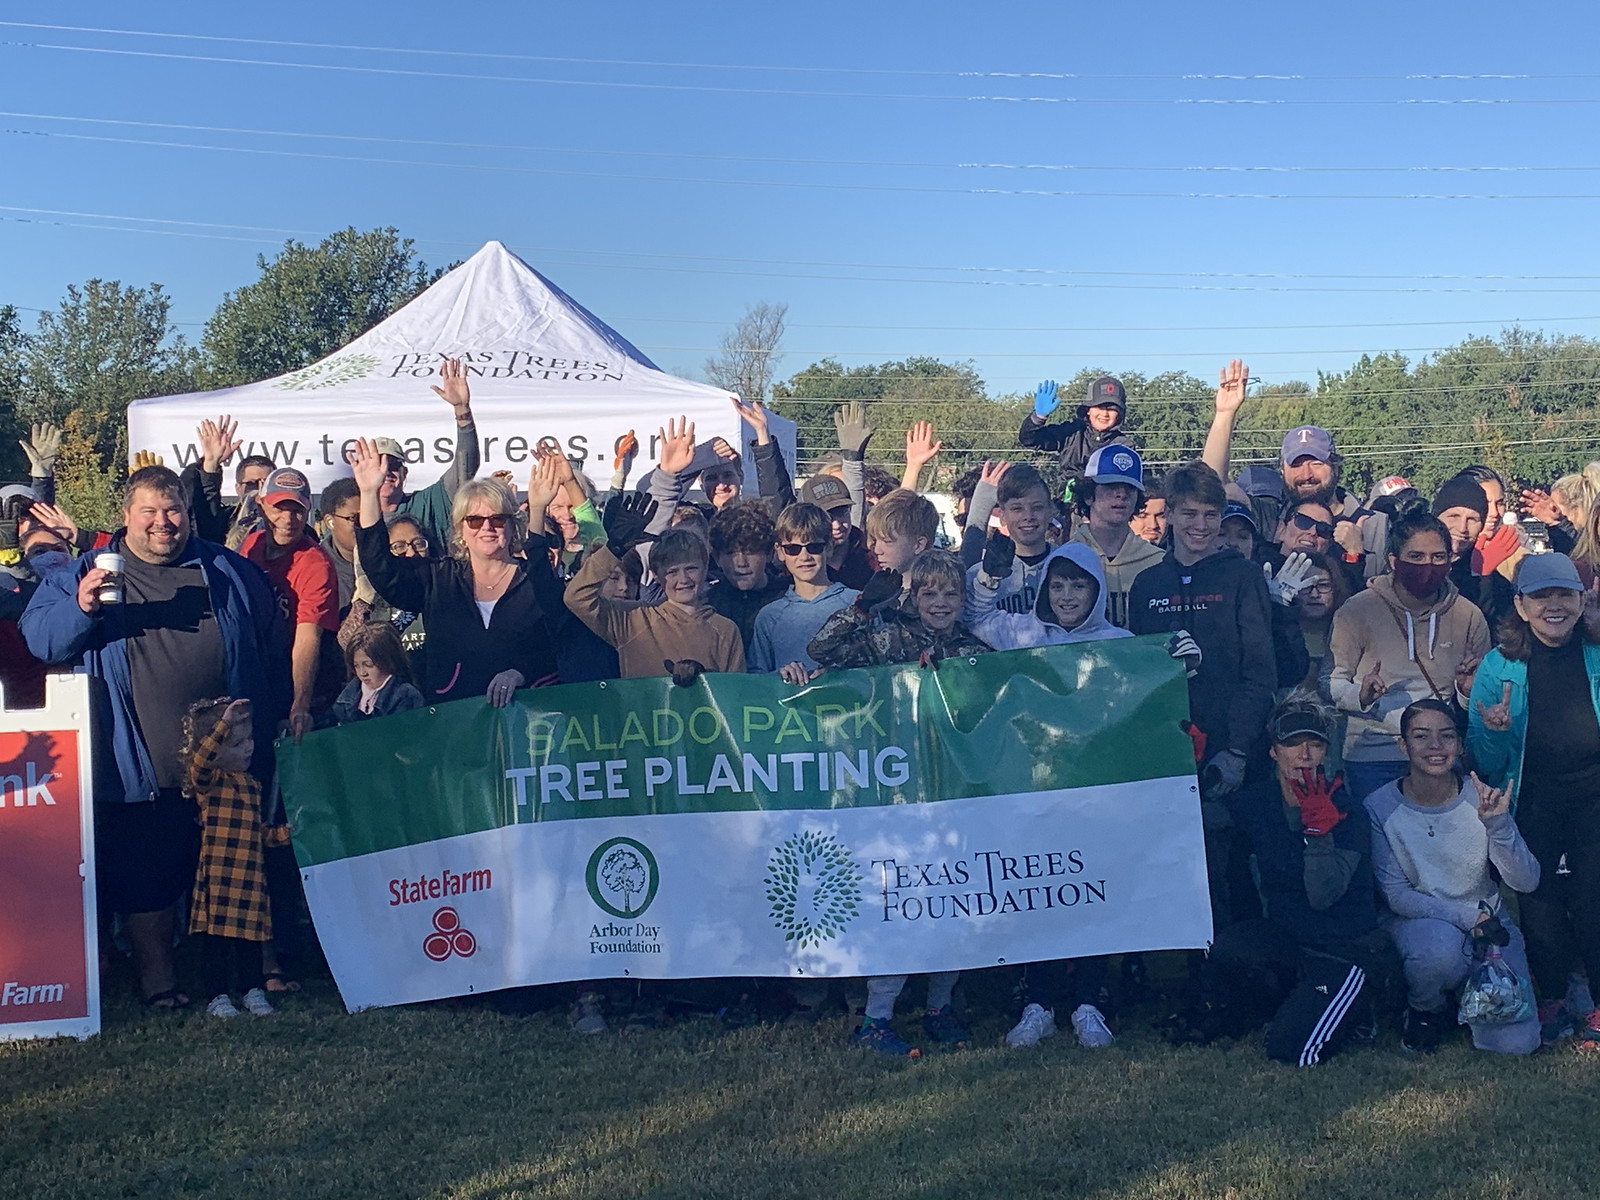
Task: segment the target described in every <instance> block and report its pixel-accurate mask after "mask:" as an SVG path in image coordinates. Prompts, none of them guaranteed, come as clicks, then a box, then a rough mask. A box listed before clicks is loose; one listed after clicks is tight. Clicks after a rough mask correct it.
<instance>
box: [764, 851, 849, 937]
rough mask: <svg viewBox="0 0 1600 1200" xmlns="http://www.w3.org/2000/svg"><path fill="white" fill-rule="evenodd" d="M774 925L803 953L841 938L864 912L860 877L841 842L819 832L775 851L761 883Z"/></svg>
mask: <svg viewBox="0 0 1600 1200" xmlns="http://www.w3.org/2000/svg"><path fill="white" fill-rule="evenodd" d="M762 882H763V883H764V884H765V885H766V888H767V899H768V900H769V901H771V903H772V920H773V922H774V923H775V924H776V925H777V926H778V928H779V929H781V930H783V939H784V941H786V942H799V944H800V949H802V950H804V949H805V948H806V947H807V946H820V945H822V943H823V942H825V941H827V940H828V939H829V938H835V937H838V936H839V934H840V933H841V932H842V931H843V929H844V927H845V926H846V925H848V924H849V923H850V922H851V921H853V920H855V918H856V915H857V913H858V912H859V911H860V909H859V906H860V903H861V873H860V872H859V871H858V870H856V864H855V863H854V862H853V861H852V860H851V858H850V851H849V850H848V849H847V848H846V847H845V846H844V845H842V844H841V843H840V842H839V840H838V839H837V838H835V837H832V836H831V835H829V834H826V833H821V832H819V831H817V830H814V829H807V830H806V831H804V832H803V833H797V834H795V835H794V836H792V837H790V838H789V839H788V840H787V841H785V842H783V843H782V844H780V845H778V846H776V847H775V848H774V849H773V851H772V856H771V857H770V858H769V859H768V860H767V877H766V879H765V880H763V881H762Z"/></svg>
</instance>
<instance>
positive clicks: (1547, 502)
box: [1522, 488, 1562, 525]
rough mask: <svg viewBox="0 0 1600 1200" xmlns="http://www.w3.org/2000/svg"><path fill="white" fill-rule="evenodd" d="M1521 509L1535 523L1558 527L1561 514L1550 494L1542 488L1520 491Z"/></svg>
mask: <svg viewBox="0 0 1600 1200" xmlns="http://www.w3.org/2000/svg"><path fill="white" fill-rule="evenodd" d="M1522 509H1523V511H1524V512H1526V513H1527V514H1528V515H1529V516H1530V517H1532V518H1533V519H1534V520H1535V521H1543V522H1544V523H1545V524H1546V525H1559V524H1560V523H1561V517H1562V512H1561V509H1560V507H1559V506H1558V505H1557V504H1556V502H1555V500H1554V499H1552V498H1551V496H1550V493H1549V492H1547V491H1544V490H1543V489H1542V488H1523V489H1522Z"/></svg>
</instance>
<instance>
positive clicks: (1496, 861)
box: [1366, 700, 1539, 1054]
mask: <svg viewBox="0 0 1600 1200" xmlns="http://www.w3.org/2000/svg"><path fill="white" fill-rule="evenodd" d="M1400 748H1401V749H1403V750H1404V751H1405V752H1406V759H1407V761H1408V762H1409V764H1410V769H1409V772H1408V773H1407V774H1406V775H1405V776H1404V777H1402V778H1401V779H1398V780H1396V781H1395V782H1394V783H1386V784H1384V785H1383V786H1382V787H1381V788H1379V789H1378V790H1377V791H1375V792H1373V793H1372V795H1370V796H1368V797H1367V799H1366V806H1367V813H1368V815H1369V816H1371V818H1372V869H1373V873H1374V874H1375V875H1376V876H1377V879H1378V884H1379V886H1380V887H1382V888H1383V895H1384V898H1385V899H1386V900H1388V902H1389V911H1390V912H1392V913H1393V914H1394V918H1393V920H1392V921H1390V922H1389V924H1388V928H1389V934H1390V936H1392V937H1393V938H1394V944H1395V947H1396V948H1397V949H1398V950H1399V951H1400V960H1401V964H1402V966H1403V967H1404V968H1405V973H1406V990H1407V992H1408V994H1409V1005H1410V1007H1409V1008H1408V1009H1407V1011H1406V1024H1405V1030H1404V1032H1403V1033H1402V1035H1401V1042H1402V1044H1403V1045H1404V1046H1405V1047H1406V1049H1408V1050H1415V1051H1417V1052H1419V1053H1422V1054H1427V1053H1431V1052H1432V1051H1433V1050H1435V1049H1436V1048H1437V1047H1438V1045H1439V1043H1440V1041H1441V1040H1442V1039H1443V1038H1444V1036H1445V1035H1446V1034H1447V1033H1449V1031H1450V1030H1451V1028H1452V1027H1454V1025H1455V1023H1456V1020H1455V1013H1454V1011H1453V1010H1452V1009H1451V1007H1450V997H1449V995H1448V994H1447V993H1449V992H1453V991H1456V990H1457V989H1459V988H1460V987H1461V985H1462V984H1464V983H1465V982H1466V981H1467V975H1468V973H1469V972H1470V971H1471V969H1472V931H1473V929H1474V927H1476V926H1477V925H1479V924H1480V923H1481V922H1483V921H1484V920H1487V919H1488V917H1489V915H1490V913H1493V914H1495V915H1498V917H1499V919H1500V922H1501V924H1503V925H1504V926H1505V928H1506V932H1508V933H1509V934H1510V935H1511V944H1510V945H1509V946H1507V947H1505V949H1504V950H1503V951H1502V954H1503V957H1504V959H1505V962H1506V965H1507V966H1509V967H1511V968H1512V969H1513V970H1514V971H1516V972H1517V973H1518V974H1519V975H1520V976H1521V977H1522V978H1523V979H1526V978H1527V977H1528V958H1527V951H1526V949H1525V948H1524V946H1523V942H1522V934H1521V932H1520V931H1519V930H1518V929H1517V927H1516V926H1515V925H1514V924H1512V922H1511V917H1510V914H1509V913H1505V912H1502V911H1501V910H1500V889H1499V887H1498V885H1497V884H1496V883H1495V879H1494V875H1493V874H1492V873H1491V868H1492V869H1493V870H1494V871H1498V872H1499V873H1500V879H1501V881H1502V882H1504V883H1505V885H1506V886H1507V887H1509V888H1511V889H1512V890H1513V891H1518V892H1531V891H1533V889H1534V888H1536V887H1538V886H1539V863H1538V860H1537V859H1535V858H1534V857H1533V854H1532V852H1531V851H1530V850H1529V849H1528V844H1527V843H1526V842H1524V841H1523V840H1522V834H1521V833H1519V832H1518V831H1517V824H1516V822H1515V821H1514V820H1512V818H1511V787H1510V786H1509V784H1508V786H1506V787H1503V788H1492V787H1490V786H1489V785H1488V784H1486V783H1484V782H1483V781H1482V780H1481V779H1479V778H1478V777H1477V775H1472V776H1470V777H1469V778H1466V779H1463V778H1462V777H1461V776H1460V775H1458V774H1457V773H1456V770H1457V768H1456V762H1457V759H1458V758H1459V757H1460V755H1461V735H1460V734H1459V733H1458V732H1457V731H1456V722H1455V715H1454V713H1453V712H1452V711H1451V709H1450V706H1449V705H1448V704H1444V703H1442V702H1441V701H1438V700H1418V701H1417V702H1416V703H1415V704H1413V705H1411V706H1410V707H1408V708H1407V709H1406V710H1405V712H1404V713H1402V714H1401V715H1400ZM1480 904H1486V905H1488V906H1489V909H1490V913H1481V911H1480V908H1479V905H1480ZM1472 1044H1473V1045H1475V1046H1476V1047H1477V1048H1478V1049H1480V1050H1493V1051H1496V1052H1497V1053H1500V1054H1531V1053H1533V1051H1535V1050H1537V1049H1538V1048H1539V1019H1538V1017H1537V1016H1535V1015H1533V1014H1532V1013H1530V1014H1529V1015H1528V1018H1527V1019H1526V1020H1524V1021H1519V1022H1516V1023H1515V1024H1510V1025H1482V1024H1475V1025H1473V1026H1472Z"/></svg>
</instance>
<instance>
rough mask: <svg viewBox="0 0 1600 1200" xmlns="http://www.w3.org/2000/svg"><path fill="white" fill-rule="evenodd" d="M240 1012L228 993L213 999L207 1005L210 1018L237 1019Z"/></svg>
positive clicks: (207, 1014) (207, 1013)
mask: <svg viewBox="0 0 1600 1200" xmlns="http://www.w3.org/2000/svg"><path fill="white" fill-rule="evenodd" d="M238 1015H239V1010H238V1009H237V1008H235V1007H234V1006H233V1001H232V1000H231V999H229V998H228V993H227V992H222V993H221V994H220V995H216V996H213V997H211V1003H210V1004H208V1005H206V1016H208V1017H237V1016H238Z"/></svg>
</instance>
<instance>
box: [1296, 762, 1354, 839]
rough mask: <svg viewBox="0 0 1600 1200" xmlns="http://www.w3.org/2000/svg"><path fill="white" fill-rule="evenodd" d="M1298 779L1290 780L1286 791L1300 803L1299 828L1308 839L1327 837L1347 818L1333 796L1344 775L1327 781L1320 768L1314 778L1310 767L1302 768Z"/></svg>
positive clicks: (1342, 782)
mask: <svg viewBox="0 0 1600 1200" xmlns="http://www.w3.org/2000/svg"><path fill="white" fill-rule="evenodd" d="M1298 776H1299V778H1297V779H1291V780H1290V781H1289V788H1290V790H1291V791H1293V792H1294V795H1295V799H1297V800H1299V801H1300V825H1301V828H1303V829H1304V830H1305V832H1306V833H1307V835H1308V836H1310V837H1326V836H1327V835H1328V834H1330V833H1332V832H1333V827H1334V826H1335V825H1337V824H1338V823H1339V822H1340V821H1342V820H1344V819H1345V818H1346V817H1348V816H1349V815H1350V814H1349V813H1347V812H1345V811H1344V810H1343V809H1342V808H1340V807H1339V806H1338V805H1337V804H1335V803H1334V802H1333V795H1334V793H1335V792H1337V791H1338V790H1339V789H1340V788H1342V787H1343V786H1344V776H1343V775H1335V776H1334V777H1333V778H1332V779H1331V780H1330V779H1329V778H1328V776H1327V774H1326V772H1324V771H1323V769H1322V768H1321V767H1318V768H1317V773H1316V774H1315V775H1313V774H1312V773H1311V769H1310V768H1309V767H1301V768H1300V770H1299V772H1298Z"/></svg>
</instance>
